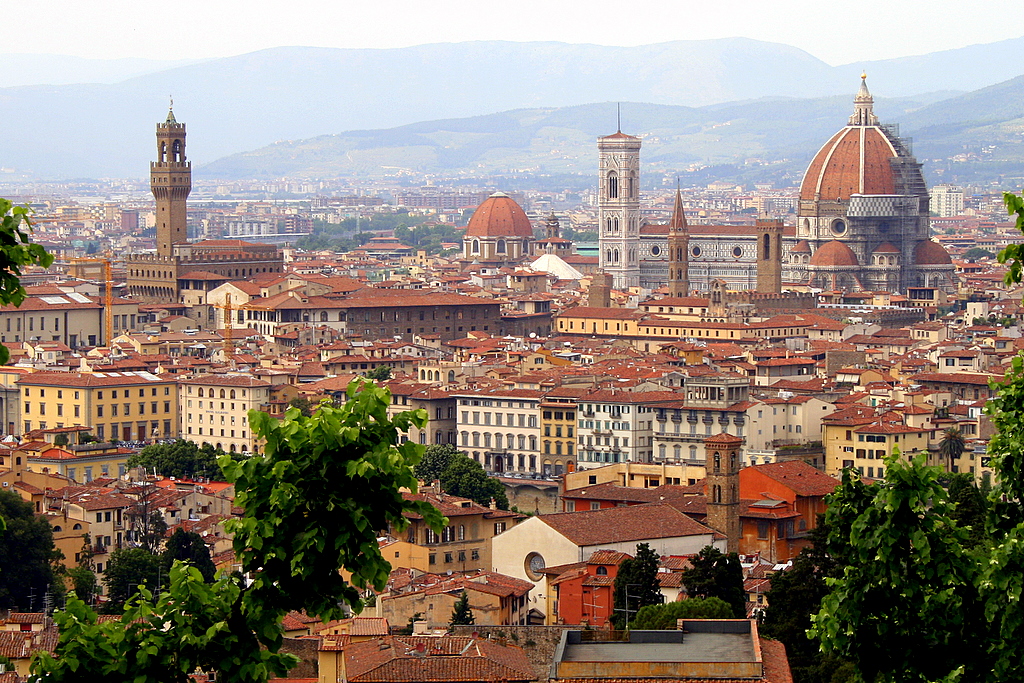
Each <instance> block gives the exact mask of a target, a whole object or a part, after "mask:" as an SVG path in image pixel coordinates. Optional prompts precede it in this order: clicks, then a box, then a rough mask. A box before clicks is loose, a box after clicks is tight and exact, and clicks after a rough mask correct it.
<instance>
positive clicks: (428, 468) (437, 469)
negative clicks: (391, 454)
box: [415, 443, 468, 484]
mask: <svg viewBox="0 0 1024 683" xmlns="http://www.w3.org/2000/svg"><path fill="white" fill-rule="evenodd" d="M460 457H462V458H467V459H468V456H467V455H466V454H465V453H463V452H462V451H460V450H459V449H458V448H456V447H455V446H454V445H452V444H450V443H442V444H431V445H430V446H427V447H426V449H425V450H424V451H423V459H422V460H420V463H419V464H418V465H416V470H415V471H416V476H417V477H419V479H420V481H423V482H426V483H428V484H429V483H432V482H433V481H434V480H435V479H440V478H441V473H442V472H444V471H445V469H447V467H448V465H450V464H451V463H452V461H453V460H455V459H456V458H460Z"/></svg>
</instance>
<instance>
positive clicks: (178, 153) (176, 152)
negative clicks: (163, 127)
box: [171, 140, 185, 161]
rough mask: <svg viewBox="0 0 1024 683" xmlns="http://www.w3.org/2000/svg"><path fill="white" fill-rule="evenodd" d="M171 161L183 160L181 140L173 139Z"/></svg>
mask: <svg viewBox="0 0 1024 683" xmlns="http://www.w3.org/2000/svg"><path fill="white" fill-rule="evenodd" d="M171 161H185V155H184V154H183V153H182V149H181V140H175V141H174V146H173V147H172V148H171Z"/></svg>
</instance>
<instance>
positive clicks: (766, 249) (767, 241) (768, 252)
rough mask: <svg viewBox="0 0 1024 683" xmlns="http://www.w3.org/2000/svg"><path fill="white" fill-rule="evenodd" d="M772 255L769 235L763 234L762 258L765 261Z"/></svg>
mask: <svg viewBox="0 0 1024 683" xmlns="http://www.w3.org/2000/svg"><path fill="white" fill-rule="evenodd" d="M771 257H772V244H771V239H770V236H769V235H765V236H764V260H765V261H767V260H768V259H770V258H771Z"/></svg>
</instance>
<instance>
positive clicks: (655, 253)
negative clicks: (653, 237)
mask: <svg viewBox="0 0 1024 683" xmlns="http://www.w3.org/2000/svg"><path fill="white" fill-rule="evenodd" d="M660 255H661V247H659V246H657V245H655V246H653V247H651V256H660Z"/></svg>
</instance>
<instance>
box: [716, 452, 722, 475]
mask: <svg viewBox="0 0 1024 683" xmlns="http://www.w3.org/2000/svg"><path fill="white" fill-rule="evenodd" d="M714 461H715V472H721V471H722V454H721V453H719V452H718V451H715V457H714Z"/></svg>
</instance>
